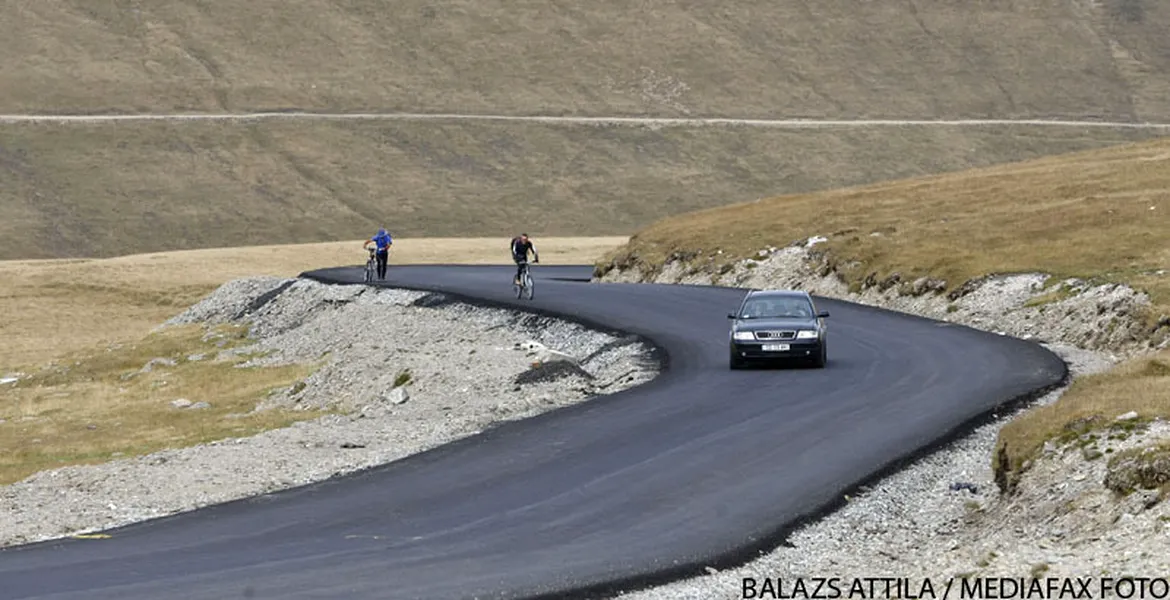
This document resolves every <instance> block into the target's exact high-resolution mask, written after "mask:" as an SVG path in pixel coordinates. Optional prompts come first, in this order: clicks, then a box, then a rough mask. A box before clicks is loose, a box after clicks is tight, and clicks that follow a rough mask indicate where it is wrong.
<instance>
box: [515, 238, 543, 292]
mask: <svg viewBox="0 0 1170 600" xmlns="http://www.w3.org/2000/svg"><path fill="white" fill-rule="evenodd" d="M529 252H531V253H532V258H533V261H532V262H537V263H538V262H540V255H539V254H537V253H536V246H533V245H532V240H530V239H528V234H527V233H521V234H520V235H518V236H516V237H514V238H512V262H514V263H516V277H515V278H514V281H513V283H515V284H519V283H520V273H521V272H523V271H524V265H525V264H527V263H528V253H529Z"/></svg>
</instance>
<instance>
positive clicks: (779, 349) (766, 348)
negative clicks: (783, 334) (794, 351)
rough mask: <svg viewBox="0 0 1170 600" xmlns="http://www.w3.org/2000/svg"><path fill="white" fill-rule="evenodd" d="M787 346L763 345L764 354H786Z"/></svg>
mask: <svg viewBox="0 0 1170 600" xmlns="http://www.w3.org/2000/svg"><path fill="white" fill-rule="evenodd" d="M787 351H788V344H764V352H787Z"/></svg>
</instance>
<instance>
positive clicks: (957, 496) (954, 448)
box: [601, 238, 1170, 600]
mask: <svg viewBox="0 0 1170 600" xmlns="http://www.w3.org/2000/svg"><path fill="white" fill-rule="evenodd" d="M817 239H818V238H811V239H810V240H808V241H807V243H805V244H803V245H795V246H792V247H788V248H769V249H765V250H761V251H760V252H759V254H758V256H757V258H755V259H752V260H745V261H742V262H740V263H738V264H736V265H735V266H734V267H733V268H731V269H728V270H723V271H722V272H719V273H714V272H707V271H704V270H703V269H702V268H696V267H692V266H690V265H687V264H684V263H683V262H681V261H675V262H672V263H668V264H667V265H666V266H665V267H664V268H663V269H662V271H661V272H660V273H659V274H657V275H655V276H653V277H649V276H647V275H645V274H643V273H640V272H637V271H624V272H623V271H612V272H610V273H607V274H606V275H605V276H604V277H602V278H601V280H603V281H637V282H654V283H672V284H699V285H707V284H716V285H731V286H739V287H751V288H767V287H773V288H775V287H779V288H786V287H792V288H801V289H806V290H809V291H810V292H812V293H814V294H818V295H823V296H828V297H835V298H841V299H844V300H849V301H853V302H859V303H862V304H869V305H873V306H880V307H883V308H889V309H893V310H899V311H902V312H907V313H912V314H918V315H922V316H926V317H930V318H936V319H941V320H946V321H951V322H957V323H962V324H965V325H969V326H972V327H976V328H979V329H984V330H988V331H993V332H998V333H1004V334H1009V335H1015V336H1018V337H1022V338H1026V339H1032V340H1034V341H1037V342H1040V343H1043V344H1044V345H1045V346H1046V347H1048V348H1049V349H1050V350H1052V351H1054V352H1055V353H1057V354H1058V355H1059V356H1061V357H1062V358H1063V359H1064V360H1065V362H1066V363H1067V364H1068V365H1069V369H1070V373H1071V376H1072V377H1071V379H1072V380H1073V381H1075V380H1077V379H1078V378H1080V377H1083V376H1085V375H1089V374H1093V373H1101V372H1104V371H1106V370H1108V369H1110V368H1111V367H1113V366H1114V365H1115V364H1117V362H1119V361H1120V360H1123V359H1125V358H1130V357H1134V356H1139V355H1144V354H1145V353H1148V352H1150V351H1152V350H1157V349H1158V348H1152V347H1151V346H1150V345H1149V343H1148V341H1147V340H1146V339H1144V336H1143V335H1142V333H1143V331H1142V326H1141V324H1140V322H1139V321H1138V320H1137V319H1136V318H1133V317H1134V316H1135V315H1137V314H1138V309H1139V308H1140V307H1141V306H1142V305H1143V304H1144V303H1146V302H1148V299H1147V298H1146V297H1145V296H1144V295H1143V294H1141V293H1138V292H1136V291H1134V290H1132V289H1130V288H1127V287H1125V286H1119V285H1112V284H1105V285H1100V284H1093V283H1091V282H1085V281H1078V280H1067V281H1063V282H1060V286H1052V285H1050V284H1051V283H1052V282H1050V281H1048V278H1047V277H1045V276H1044V275H1043V274H1037V273H1033V274H1015V275H1008V276H1000V277H989V278H987V279H985V280H983V281H980V282H976V283H973V284H972V285H970V286H968V287H967V288H966V289H964V290H962V293H961V294H957V295H956V296H955V297H946V296H942V295H940V294H937V293H934V292H935V290H934V289H933V285H932V282H931V281H929V280H925V279H924V280H920V281H913V282H900V281H892V282H871V283H870V285H867V286H865V287H863V289H861V290H855V291H850V290H849V288H848V287H847V286H845V285H844V284H843V283H842V282H841V281H840V280H839V279H838V278H836V277H835V276H834V274H833V273H832V272H830V271H828V270H826V269H824V268H823V265H822V264H821V263H820V262H819V260H818V256H817V254H816V252H815V250H814V247H815V245H816V243H817ZM822 239H823V238H822ZM1054 289H1059V290H1061V293H1059V294H1053V290H1054ZM831 360H832V357H831V356H830V361H831ZM1066 390H1067V387H1065V388H1062V389H1059V390H1056V391H1054V392H1052V393H1050V394H1048V395H1046V396H1044V397H1043V398H1041V399H1039V400H1038V401H1037V402H1036V403H1035V404H1034V405H1033V406H1038V405H1043V404H1047V403H1051V402H1055V401H1056V400H1057V399H1059V398H1060V396H1061V395H1062V394H1063V393H1064V392H1065V391H1066ZM1028 408H1030V407H1028ZM1026 410H1027V408H1022V409H1019V410H1017V411H1015V412H1012V413H1010V414H999V415H996V416H995V418H994V419H993V420H992V421H991V422H989V423H988V424H985V425H983V426H981V427H979V428H977V429H976V430H975V431H974V432H972V433H970V434H969V435H966V436H964V437H963V438H961V439H958V440H955V441H954V442H952V443H951V444H949V445H948V446H946V447H945V448H943V449H941V450H939V451H937V452H934V453H931V454H930V455H927V456H925V457H922V458H920V459H919V460H917V461H915V462H914V463H912V464H910V465H908V466H907V467H906V468H904V469H902V470H900V471H898V472H896V473H894V474H893V475H890V476H889V477H886V478H884V479H882V480H880V481H879V482H876V483H875V484H873V485H872V486H871V487H869V488H865V489H862V490H861V493H859V494H858V495H856V496H852V497H849V498H846V502H845V503H844V504H843V505H842V507H841V508H839V509H837V510H835V511H833V512H831V513H829V514H827V515H824V516H823V517H822V518H820V519H818V520H815V521H813V522H811V523H809V524H807V525H804V526H802V527H800V528H798V529H796V530H795V531H793V532H792V534H791V535H790V536H789V538H788V540H787V541H786V543H785V544H784V545H782V546H780V547H778V548H776V549H774V550H772V551H771V552H767V553H762V554H761V555H760V556H759V557H758V558H756V559H755V560H753V561H751V562H749V563H748V564H746V565H742V566H740V567H737V568H733V569H728V570H725V571H718V570H716V569H714V568H713V567H708V568H707V569H706V573H705V574H697V575H696V576H695V577H693V578H690V579H686V580H682V581H678V582H675V583H672V584H668V585H664V586H657V587H652V588H648V589H644V590H640V591H635V592H630V593H626V594H622V595H620V597H622V598H633V599H639V600H640V599H646V600H649V599H651V598H696V599H698V598H703V599H710V598H743V597H750V596H745V591H744V585H745V580H755V582H756V590H757V592H759V591H760V590H762V589H763V588H762V586H763V585H764V583H763V582H764V580H765V579H770V580H771V583H772V584H773V585H776V587H774V588H772V589H774V590H776V591H777V593H783V594H786V596H780V595H771V596H769V595H766V593H765V595H762V596H757V597H802V596H799V595H793V594H794V593H796V594H799V593H800V592H799V591H796V590H794V589H793V587H792V586H793V585H794V583H795V581H796V579H797V578H804V581H805V582H806V583H810V582H811V578H817V577H837V578H840V579H841V580H842V583H841V584H840V585H841V586H842V587H843V588H844V589H845V590H846V591H848V586H849V585H850V583H849V582H850V581H852V580H854V579H864V578H871V577H908V578H912V581H914V582H915V583H914V585H919V582H921V581H922V580H923V579H924V578H930V579H931V580H932V581H933V582H934V584H935V585H936V589H941V586H942V585H945V579H946V578H948V577H964V576H968V577H971V576H973V577H984V576H1010V577H1024V578H1032V577H1085V576H1090V577H1097V578H1101V577H1121V576H1126V575H1128V576H1132V577H1159V576H1160V577H1165V575H1166V573H1170V554H1168V553H1167V552H1166V548H1170V506H1168V504H1170V503H1167V502H1165V501H1162V499H1163V497H1162V496H1159V494H1158V492H1157V491H1149V490H1139V491H1137V492H1134V493H1131V494H1128V495H1120V494H1115V493H1114V492H1113V491H1112V490H1110V489H1109V488H1108V487H1107V486H1106V481H1107V479H1108V478H1109V477H1111V476H1114V475H1115V473H1114V471H1115V466H1114V465H1113V463H1112V462H1111V461H1109V460H1108V459H1107V457H1108V456H1116V455H1117V454H1119V453H1121V452H1124V451H1126V450H1130V449H1135V448H1137V449H1144V448H1150V447H1154V446H1156V445H1157V444H1160V443H1162V444H1164V443H1166V442H1167V441H1170V423H1166V422H1165V421H1160V420H1155V421H1153V422H1152V423H1148V424H1145V425H1142V426H1140V427H1136V428H1134V429H1133V430H1132V431H1130V432H1129V433H1128V434H1126V435H1118V436H1115V437H1114V436H1111V437H1110V438H1108V439H1102V440H1099V441H1097V442H1096V443H1095V444H1094V446H1093V448H1094V450H1096V452H1093V453H1090V452H1087V451H1085V449H1084V447H1082V446H1078V445H1075V444H1074V445H1067V446H1058V445H1054V444H1051V443H1050V444H1049V445H1048V446H1047V447H1046V449H1045V451H1044V453H1043V454H1042V456H1041V457H1039V458H1038V459H1037V460H1036V461H1035V464H1033V465H1032V467H1031V469H1029V471H1028V472H1026V473H1025V475H1024V477H1023V479H1022V481H1021V483H1020V485H1019V488H1018V489H1017V491H1016V493H1015V494H1012V495H1001V493H1000V491H999V489H998V487H997V486H996V483H995V480H994V474H993V469H992V456H993V450H994V448H995V443H996V438H997V435H998V433H999V430H1000V429H1001V428H1002V427H1003V426H1004V424H1006V423H1008V422H1010V421H1011V420H1012V419H1013V418H1014V417H1016V416H1018V415H1020V414H1022V413H1023V412H1024V411H1026ZM1119 416H1121V415H1119ZM1122 418H1124V417H1122ZM1103 456H1104V457H1106V458H1102V457H1103ZM777 584H779V585H777ZM918 591H919V590H918V588H917V587H915V588H914V589H913V592H912V593H915V594H916V593H918ZM810 592H811V588H810ZM940 595H941V592H940ZM911 597H914V596H911ZM922 597H926V596H922ZM1133 597H1138V596H1133Z"/></svg>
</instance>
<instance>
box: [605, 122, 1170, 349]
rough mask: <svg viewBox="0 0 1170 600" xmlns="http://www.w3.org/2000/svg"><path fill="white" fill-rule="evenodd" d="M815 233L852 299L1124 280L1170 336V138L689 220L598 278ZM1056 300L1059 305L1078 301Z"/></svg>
mask: <svg viewBox="0 0 1170 600" xmlns="http://www.w3.org/2000/svg"><path fill="white" fill-rule="evenodd" d="M813 236H825V238H826V239H825V240H824V241H823V242H822V243H819V244H816V245H815V250H813V251H811V253H812V254H815V255H820V256H819V257H818V258H816V259H814V260H821V261H823V264H821V265H817V267H818V271H819V273H820V274H821V275H826V274H828V273H836V275H837V276H838V277H839V278H840V279H841V280H843V282H844V283H847V284H849V286H850V289H851V290H853V291H858V290H862V289H872V288H876V289H880V290H881V291H886V290H887V289H890V290H894V291H897V292H898V293H903V292H904V293H905V294H906V295H908V296H913V295H914V294H923V293H925V292H926V291H932V290H931V288H930V286H927V287H926V288H924V289H920V290H914V289H913V288H914V287H915V286H914V285H912V282H915V281H917V280H919V279H920V278H930V279H934V280H936V281H940V282H942V285H941V286H939V289H937V290H934V291H947V292H954V294H952V295H951V299H954V298H955V297H959V296H960V295H961V294H962V293H963V292H964V288H965V286H967V285H969V284H971V283H976V282H978V281H979V280H980V278H982V277H984V276H987V275H992V274H1012V273H1045V274H1049V275H1055V276H1057V277H1058V278H1059V277H1079V278H1086V279H1088V280H1090V281H1093V282H1102V281H1104V282H1115V283H1124V284H1127V285H1129V286H1131V287H1133V288H1136V289H1138V290H1141V291H1145V292H1147V293H1148V294H1149V299H1150V302H1151V306H1150V309H1149V311H1148V313H1149V314H1147V315H1143V316H1145V317H1148V318H1149V319H1150V322H1149V323H1148V324H1149V325H1151V328H1150V329H1149V331H1148V333H1153V332H1154V327H1152V326H1154V325H1155V324H1156V325H1157V327H1158V328H1159V335H1162V336H1165V335H1170V275H1168V274H1167V269H1168V268H1170V139H1163V140H1156V141H1152V142H1145V143H1139V144H1129V145H1125V146H1120V147H1116V148H1108V149H1104V150H1094V151H1088V152H1079V153H1071V154H1068V155H1064V156H1052V157H1046V158H1042V159H1037V160H1032V161H1026V162H1022V163H1017V164H1009V165H1000V166H996V167H990V168H985V169H975V170H970V171H964V172H961V173H950V174H945V175H936V176H930V177H921V178H913V179H908V180H901V181H891V182H885V183H880V184H874V185H868V186H862V187H855V188H848V189H840V190H832V191H828V192H820V193H814V194H805V195H792V196H781V197H775V198H769V199H766V200H762V201H759V202H753V203H742V204H735V205H730V206H724V207H719V208H714V209H708V210H704V211H698V212H694V213H691V214H686V215H680V216H676V217H672V218H668V219H663V220H662V221H660V222H657V223H655V224H654V225H652V226H650V227H648V228H646V229H644V230H642V231H639V232H638V233H637V234H636V235H634V236H632V237H631V239H630V242H629V243H628V244H627V245H625V246H623V247H622V248H620V249H618V250H615V251H614V252H613V253H612V254H611V255H610V256H608V257H606V259H605V260H603V261H601V263H599V265H598V272H599V274H600V275H605V274H608V273H610V272H614V273H615V274H617V273H619V272H623V271H625V272H627V273H630V274H635V275H636V274H638V273H641V274H643V278H645V279H652V278H653V275H654V274H657V273H659V272H661V271H662V269H663V267H664V266H665V265H666V264H667V263H668V262H672V261H677V260H679V259H680V257H681V259H682V261H683V262H684V263H687V264H685V265H675V267H680V266H681V267H682V268H681V272H686V271H688V270H691V269H693V270H696V271H702V272H710V273H726V272H730V271H732V269H733V268H734V267H736V266H737V264H736V263H739V262H740V259H742V258H744V257H757V253H758V252H759V251H760V250H761V249H763V248H769V247H785V246H790V245H793V244H794V243H795V244H800V243H801V242H802V241H804V240H808V239H809V238H811V237H813ZM723 265H727V268H724V266H723ZM738 266H739V267H745V266H746V264H738ZM674 270H675V271H680V269H678V268H675V269H674ZM895 274H896V275H897V277H894V275H895ZM1056 282H1059V279H1057V280H1056ZM966 291H969V288H968V289H967V290H966ZM1048 291H1050V292H1051V297H1050V298H1047V300H1048V301H1054V300H1059V299H1060V296H1061V294H1063V293H1064V292H1066V291H1067V290H1062V289H1060V288H1053V289H1051V290H1048ZM1102 310H1104V309H1102ZM1130 316H1132V315H1130Z"/></svg>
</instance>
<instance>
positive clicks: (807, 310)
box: [739, 297, 813, 319]
mask: <svg viewBox="0 0 1170 600" xmlns="http://www.w3.org/2000/svg"><path fill="white" fill-rule="evenodd" d="M812 316H813V309H812V305H811V304H809V302H808V300H805V299H803V298H781V297H773V298H752V299H750V300H748V301H747V303H745V304H744V305H743V311H742V312H741V313H740V315H739V317H740V318H741V319H776V318H793V319H809V318H812Z"/></svg>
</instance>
